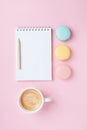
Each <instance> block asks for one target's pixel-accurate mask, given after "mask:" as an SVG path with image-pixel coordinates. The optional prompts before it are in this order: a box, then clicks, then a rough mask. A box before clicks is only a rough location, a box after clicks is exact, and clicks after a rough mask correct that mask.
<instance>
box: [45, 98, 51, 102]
mask: <svg viewBox="0 0 87 130" xmlns="http://www.w3.org/2000/svg"><path fill="white" fill-rule="evenodd" d="M51 101H52V99H51V98H45V99H44V102H51Z"/></svg>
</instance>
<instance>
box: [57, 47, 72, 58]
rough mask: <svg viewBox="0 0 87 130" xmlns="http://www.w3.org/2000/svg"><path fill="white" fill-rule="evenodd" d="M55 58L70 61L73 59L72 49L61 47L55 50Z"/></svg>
mask: <svg viewBox="0 0 87 130" xmlns="http://www.w3.org/2000/svg"><path fill="white" fill-rule="evenodd" d="M55 57H56V58H58V59H59V60H62V61H64V60H68V59H69V58H70V57H71V49H70V47H68V46H66V45H59V46H57V47H56V48H55Z"/></svg>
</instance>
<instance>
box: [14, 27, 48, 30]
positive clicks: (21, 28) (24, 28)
mask: <svg viewBox="0 0 87 130" xmlns="http://www.w3.org/2000/svg"><path fill="white" fill-rule="evenodd" d="M50 30H51V28H50V27H46V28H45V27H43V28H42V27H40V28H39V27H36V28H34V27H19V28H17V31H50Z"/></svg>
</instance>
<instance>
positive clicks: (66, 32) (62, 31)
mask: <svg viewBox="0 0 87 130" xmlns="http://www.w3.org/2000/svg"><path fill="white" fill-rule="evenodd" d="M70 37H71V30H70V29H69V27H67V26H64V25H62V26H60V27H58V28H57V29H56V38H57V39H59V40H60V41H67V40H68V39H70Z"/></svg>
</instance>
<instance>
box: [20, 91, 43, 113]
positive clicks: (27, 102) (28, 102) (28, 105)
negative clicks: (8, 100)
mask: <svg viewBox="0 0 87 130" xmlns="http://www.w3.org/2000/svg"><path fill="white" fill-rule="evenodd" d="M20 102H21V105H22V107H23V108H24V109H26V110H29V111H35V110H37V109H38V108H39V107H40V106H41V104H42V102H43V101H42V96H41V95H40V93H39V92H38V91H36V90H34V89H29V90H25V91H24V92H23V94H22V95H21V98H20Z"/></svg>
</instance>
